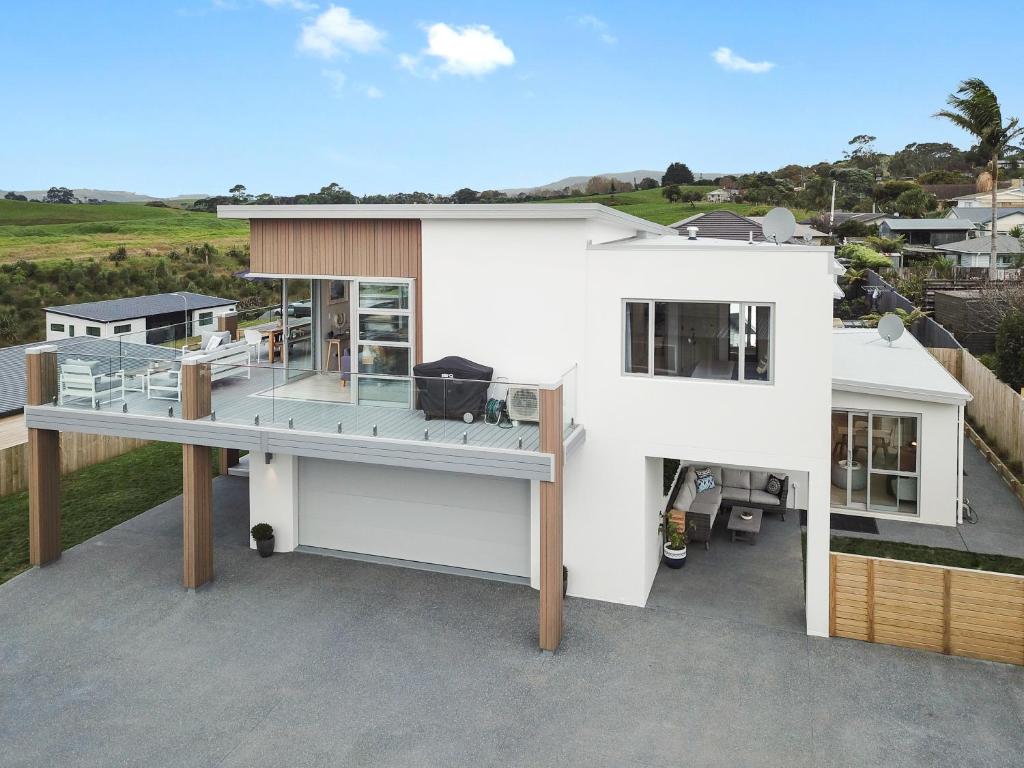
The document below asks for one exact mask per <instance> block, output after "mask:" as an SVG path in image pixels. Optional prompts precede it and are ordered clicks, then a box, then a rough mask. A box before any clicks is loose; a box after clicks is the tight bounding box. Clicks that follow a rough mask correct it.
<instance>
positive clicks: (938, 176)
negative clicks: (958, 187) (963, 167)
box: [917, 170, 974, 184]
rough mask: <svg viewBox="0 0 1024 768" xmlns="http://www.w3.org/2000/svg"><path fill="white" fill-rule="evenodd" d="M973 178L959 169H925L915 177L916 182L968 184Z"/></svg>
mask: <svg viewBox="0 0 1024 768" xmlns="http://www.w3.org/2000/svg"><path fill="white" fill-rule="evenodd" d="M972 181H974V179H972V178H971V177H970V176H968V175H967V174H965V173H961V172H959V171H945V170H939V171H927V172H925V173H922V174H921V175H920V176H918V177H917V183H918V184H970V183H971V182H972Z"/></svg>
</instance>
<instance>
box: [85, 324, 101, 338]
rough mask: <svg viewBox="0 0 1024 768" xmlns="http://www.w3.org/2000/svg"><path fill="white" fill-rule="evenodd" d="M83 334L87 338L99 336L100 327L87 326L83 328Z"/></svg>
mask: <svg viewBox="0 0 1024 768" xmlns="http://www.w3.org/2000/svg"><path fill="white" fill-rule="evenodd" d="M85 333H86V335H87V336H99V335H100V327H99V326H98V325H87V326H85Z"/></svg>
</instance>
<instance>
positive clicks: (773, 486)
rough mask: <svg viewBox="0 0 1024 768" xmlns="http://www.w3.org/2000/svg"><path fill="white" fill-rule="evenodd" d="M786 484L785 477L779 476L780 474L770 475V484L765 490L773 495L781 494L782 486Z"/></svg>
mask: <svg viewBox="0 0 1024 768" xmlns="http://www.w3.org/2000/svg"><path fill="white" fill-rule="evenodd" d="M785 484H786V478H785V477H779V476H778V475H768V485H767V486H766V487H765V490H766V491H768V493H770V494H772V495H773V496H781V495H782V488H783V487H784V486H785Z"/></svg>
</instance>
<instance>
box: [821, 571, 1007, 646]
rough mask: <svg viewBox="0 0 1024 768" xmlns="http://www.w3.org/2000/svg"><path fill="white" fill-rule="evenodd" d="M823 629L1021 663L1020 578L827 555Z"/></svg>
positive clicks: (869, 638)
mask: <svg viewBox="0 0 1024 768" xmlns="http://www.w3.org/2000/svg"><path fill="white" fill-rule="evenodd" d="M830 570H831V574H832V579H831V580H832V584H831V609H830V616H829V627H830V633H831V634H832V636H833V637H848V638H852V639H854V640H864V641H867V642H874V643H886V644H888V645H900V646H904V647H906V648H918V649H922V650H927V651H935V652H937V653H946V654H953V655H956V656H970V657H973V658H978V659H988V660H990V661H1002V662H1009V663H1012V664H1024V576H1013V575H1010V574H1003V573H991V572H989V571H970V570H965V569H962V568H945V567H942V566H937V565H926V564H923V563H908V562H903V561H900V560H887V559H883V558H877V557H863V556H860V555H846V554H839V553H835V552H833V553H832V555H831V567H830Z"/></svg>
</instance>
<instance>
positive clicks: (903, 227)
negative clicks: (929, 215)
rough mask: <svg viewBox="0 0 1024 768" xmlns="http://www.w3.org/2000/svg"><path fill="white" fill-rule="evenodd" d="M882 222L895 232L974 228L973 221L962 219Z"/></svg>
mask: <svg viewBox="0 0 1024 768" xmlns="http://www.w3.org/2000/svg"><path fill="white" fill-rule="evenodd" d="M881 223H882V224H885V225H886V226H888V227H889V229H891V230H893V231H896V232H901V231H902V232H910V231H912V230H913V231H919V232H927V231H936V232H937V231H940V230H950V231H954V232H955V231H964V232H966V231H968V230H971V229H974V222H973V221H966V220H964V219H898V218H890V219H882V222H881Z"/></svg>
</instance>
